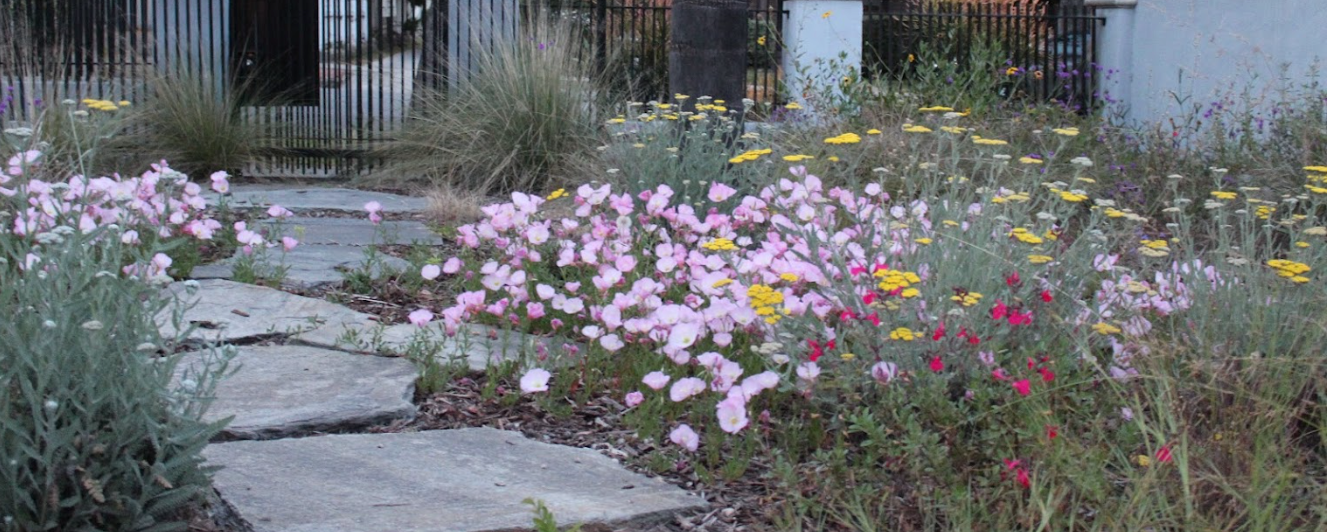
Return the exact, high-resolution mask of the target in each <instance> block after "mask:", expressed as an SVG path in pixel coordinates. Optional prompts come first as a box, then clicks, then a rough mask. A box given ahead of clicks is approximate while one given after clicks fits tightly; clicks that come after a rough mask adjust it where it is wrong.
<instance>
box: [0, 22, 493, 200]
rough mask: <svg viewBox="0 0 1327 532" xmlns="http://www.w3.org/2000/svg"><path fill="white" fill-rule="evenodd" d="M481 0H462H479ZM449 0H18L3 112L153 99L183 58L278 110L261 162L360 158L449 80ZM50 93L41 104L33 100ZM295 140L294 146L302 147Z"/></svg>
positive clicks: (266, 108)
mask: <svg viewBox="0 0 1327 532" xmlns="http://www.w3.org/2000/svg"><path fill="white" fill-rule="evenodd" d="M480 1H482V0H453V3H459V2H468V3H479V2H480ZM451 7H452V6H451V5H450V4H449V2H448V1H447V0H8V1H7V2H6V5H4V6H3V7H0V34H7V35H8V36H10V37H11V38H9V39H6V41H9V42H5V43H4V44H3V46H4V47H5V48H6V49H5V50H3V51H2V52H0V89H5V88H10V90H11V91H12V96H13V99H12V101H11V102H10V103H9V104H8V105H7V106H6V107H7V109H5V110H4V112H3V113H0V121H4V122H5V123H9V122H11V121H17V120H30V119H31V118H32V117H33V116H35V113H37V112H38V111H39V104H40V103H42V102H41V101H42V100H46V101H48V102H49V101H53V100H60V99H66V98H68V99H74V100H79V99H82V98H97V99H110V100H121V99H124V100H131V101H142V100H143V99H144V98H145V96H146V92H145V91H147V90H150V88H149V87H150V86H149V85H148V81H149V80H150V79H152V78H153V77H154V76H155V75H157V74H158V73H160V72H164V71H167V70H178V71H182V72H186V73H188V74H190V75H193V76H197V78H198V79H205V80H208V81H207V82H209V83H216V84H218V86H219V87H223V88H224V90H235V91H240V92H241V93H242V94H243V95H244V97H245V98H246V100H245V101H246V102H247V106H246V107H245V109H244V119H245V120H251V121H258V122H262V123H270V124H280V127H277V128H272V129H271V132H272V133H271V135H270V138H269V139H267V141H268V145H270V146H271V147H273V148H280V150H274V153H283V154H284V155H282V156H280V157H268V158H265V159H264V160H263V161H261V162H260V167H259V168H256V169H254V171H255V172H256V173H259V174H261V175H274V176H280V175H294V176H328V175H336V174H340V173H345V172H353V171H357V170H359V169H360V168H361V166H362V164H361V157H360V156H361V155H362V154H363V153H364V152H366V151H367V150H369V149H371V148H372V147H373V146H374V144H376V143H377V142H379V141H381V140H383V139H384V138H386V137H387V136H388V135H389V134H390V132H391V131H393V130H394V129H396V128H397V127H398V126H400V125H401V123H402V122H403V121H404V120H405V117H406V114H407V108H408V106H409V103H410V99H411V97H412V95H413V94H414V93H415V92H417V91H419V90H422V89H424V88H428V87H431V88H438V87H442V86H445V85H444V84H445V80H446V78H447V76H448V71H447V65H449V64H451V61H448V60H447V59H446V58H445V55H446V53H447V49H448V46H447V40H448V33H449V31H448V30H449V25H448V18H447V17H448V16H449V11H450V10H454V9H449V8H451ZM34 104H38V105H34ZM291 154H293V155H291Z"/></svg>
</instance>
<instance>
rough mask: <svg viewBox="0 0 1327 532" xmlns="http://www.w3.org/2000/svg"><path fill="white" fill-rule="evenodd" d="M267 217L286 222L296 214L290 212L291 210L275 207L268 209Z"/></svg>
mask: <svg viewBox="0 0 1327 532" xmlns="http://www.w3.org/2000/svg"><path fill="white" fill-rule="evenodd" d="M267 215H268V216H271V217H273V218H276V219H278V220H284V219H286V218H290V217H292V216H294V215H295V213H293V212H290V209H287V208H285V207H282V206H280V205H273V206H271V207H268V208H267Z"/></svg>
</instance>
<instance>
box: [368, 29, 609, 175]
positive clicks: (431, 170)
mask: <svg viewBox="0 0 1327 532" xmlns="http://www.w3.org/2000/svg"><path fill="white" fill-rule="evenodd" d="M573 42H575V38H574V33H573V32H572V30H571V29H569V28H568V27H566V25H564V24H560V23H556V22H552V21H549V20H544V19H539V20H536V21H533V22H531V23H530V24H529V26H528V27H527V28H524V29H523V31H522V33H521V37H520V38H513V39H509V40H503V41H499V42H496V43H491V44H484V45H480V44H475V45H472V48H471V49H472V50H473V51H474V55H473V56H472V59H471V63H470V64H469V65H454V66H453V69H455V70H457V71H458V72H460V71H466V72H467V73H466V74H465V75H463V76H462V77H463V79H462V80H460V81H459V82H458V83H457V84H456V86H455V87H454V88H453V89H452V90H451V91H447V90H446V89H445V88H444V89H443V90H441V91H437V90H428V89H423V88H422V87H419V86H417V87H416V89H415V90H424V92H423V93H421V94H418V95H416V97H414V98H413V105H414V107H413V108H412V109H411V113H410V117H409V120H408V121H407V122H406V124H405V126H403V127H402V129H401V130H400V131H398V132H397V134H396V135H395V140H393V141H392V142H390V143H389V144H388V145H387V146H386V147H385V148H384V149H383V150H382V152H381V155H382V156H383V157H384V158H385V159H386V160H387V164H386V168H385V169H384V171H383V172H380V173H379V174H378V175H376V176H375V177H374V178H375V179H386V180H395V181H400V180H413V179H421V178H422V179H426V180H429V181H445V182H449V183H450V184H452V185H455V186H457V187H460V188H462V189H467V190H474V191H477V192H479V193H507V192H511V191H513V190H535V191H538V190H544V189H546V188H550V183H551V182H553V181H556V179H557V178H558V177H560V176H563V175H565V172H567V171H568V170H569V169H571V168H575V167H578V165H583V164H584V162H583V161H582V160H581V159H583V158H586V157H588V156H589V154H590V153H592V150H593V147H594V146H595V145H596V144H595V143H596V142H597V141H596V135H597V128H598V126H599V122H600V120H599V111H598V109H599V107H600V102H599V101H598V98H599V97H600V94H601V93H600V91H599V84H598V83H597V81H596V80H597V78H596V76H595V75H594V74H593V73H592V70H591V69H590V65H588V64H586V63H584V62H582V61H581V59H580V58H579V57H578V56H577V53H576V48H575V46H574V45H573V44H572V43H573ZM458 75H459V74H458Z"/></svg>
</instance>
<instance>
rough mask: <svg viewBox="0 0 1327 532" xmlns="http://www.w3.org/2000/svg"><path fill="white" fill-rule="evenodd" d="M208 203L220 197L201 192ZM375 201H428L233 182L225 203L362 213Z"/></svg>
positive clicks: (404, 204)
mask: <svg viewBox="0 0 1327 532" xmlns="http://www.w3.org/2000/svg"><path fill="white" fill-rule="evenodd" d="M204 197H205V198H207V201H208V203H209V204H216V202H217V200H218V198H219V196H218V195H217V194H215V193H212V192H210V191H209V192H208V193H207V194H205V195H204ZM370 201H376V202H378V203H380V204H382V210H383V212H389V213H416V212H423V211H424V209H426V208H428V200H426V199H424V198H414V197H409V196H399V195H396V194H385V193H382V192H369V191H365V190H354V189H348V188H325V187H294V186H291V185H232V186H231V188H230V197H229V198H227V202H228V203H229V204H230V205H231V206H232V207H240V208H250V207H261V208H267V207H268V206H271V205H280V206H282V207H285V208H287V209H290V210H291V211H292V212H305V211H312V210H329V211H343V212H360V213H362V212H364V204H365V203H368V202H370Z"/></svg>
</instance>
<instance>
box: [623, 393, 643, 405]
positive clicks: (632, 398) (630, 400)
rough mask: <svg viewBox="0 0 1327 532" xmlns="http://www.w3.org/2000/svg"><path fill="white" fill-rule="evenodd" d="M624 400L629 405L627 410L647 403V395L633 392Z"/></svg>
mask: <svg viewBox="0 0 1327 532" xmlns="http://www.w3.org/2000/svg"><path fill="white" fill-rule="evenodd" d="M624 399H625V402H626V404H627V408H635V407H636V405H639V404H641V403H643V402H645V394H643V393H640V392H631V393H629V394H627V396H626V397H625V398H624Z"/></svg>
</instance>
